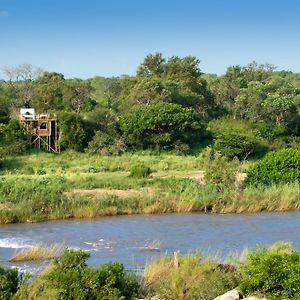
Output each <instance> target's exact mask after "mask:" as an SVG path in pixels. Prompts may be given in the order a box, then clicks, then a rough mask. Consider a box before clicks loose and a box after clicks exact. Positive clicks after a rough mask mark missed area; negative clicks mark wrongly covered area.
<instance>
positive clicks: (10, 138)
mask: <svg viewBox="0 0 300 300" xmlns="http://www.w3.org/2000/svg"><path fill="white" fill-rule="evenodd" d="M27 148H28V142H27V140H26V132H25V130H24V128H23V127H22V126H21V124H20V123H19V122H18V121H17V120H13V119H12V120H10V121H9V122H8V124H7V125H4V124H0V153H1V154H2V155H12V154H21V153H24V152H25V151H26V149H27Z"/></svg>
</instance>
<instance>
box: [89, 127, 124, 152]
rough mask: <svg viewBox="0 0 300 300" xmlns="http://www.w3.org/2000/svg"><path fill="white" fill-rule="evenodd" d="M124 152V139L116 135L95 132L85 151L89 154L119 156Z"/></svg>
mask: <svg viewBox="0 0 300 300" xmlns="http://www.w3.org/2000/svg"><path fill="white" fill-rule="evenodd" d="M125 150H126V145H125V142H124V139H123V138H122V137H120V136H118V135H117V134H116V133H115V134H113V133H110V134H109V133H105V132H101V131H97V132H96V134H95V135H94V137H93V139H92V140H91V141H90V142H89V146H88V149H87V151H88V152H89V153H100V154H102V155H120V154H122V153H124V152H125Z"/></svg>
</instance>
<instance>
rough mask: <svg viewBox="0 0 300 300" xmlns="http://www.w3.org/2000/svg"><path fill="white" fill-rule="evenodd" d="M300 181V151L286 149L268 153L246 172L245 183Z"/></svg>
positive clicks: (269, 183) (268, 183)
mask: <svg viewBox="0 0 300 300" xmlns="http://www.w3.org/2000/svg"><path fill="white" fill-rule="evenodd" d="M299 180H300V150H296V149H292V148H288V149H281V150H279V151H272V152H270V153H268V154H267V155H266V156H265V157H264V158H263V159H262V160H261V161H259V162H257V163H256V164H255V165H253V166H252V167H250V168H249V169H248V171H247V183H248V184H253V185H258V184H264V185H271V184H284V183H292V182H294V181H299Z"/></svg>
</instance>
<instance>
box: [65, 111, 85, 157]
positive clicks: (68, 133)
mask: <svg viewBox="0 0 300 300" xmlns="http://www.w3.org/2000/svg"><path fill="white" fill-rule="evenodd" d="M59 143H60V146H61V147H62V149H63V150H65V149H73V150H75V151H83V149H84V147H85V146H86V145H87V141H86V131H85V126H84V122H83V119H82V118H81V116H80V115H78V114H76V113H71V112H63V113H61V114H60V115H59Z"/></svg>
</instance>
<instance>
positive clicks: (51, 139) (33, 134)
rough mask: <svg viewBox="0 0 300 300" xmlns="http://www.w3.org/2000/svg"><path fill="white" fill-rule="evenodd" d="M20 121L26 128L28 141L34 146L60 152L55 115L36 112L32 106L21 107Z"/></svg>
mask: <svg viewBox="0 0 300 300" xmlns="http://www.w3.org/2000/svg"><path fill="white" fill-rule="evenodd" d="M20 122H21V123H22V124H23V126H24V128H25V129H26V132H27V135H28V140H29V142H30V143H31V144H32V145H33V146H34V147H35V148H38V149H41V148H44V149H47V150H48V151H50V152H60V147H59V145H58V128H57V117H56V115H51V114H46V113H45V114H36V113H35V109H34V108H21V111H20Z"/></svg>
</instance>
